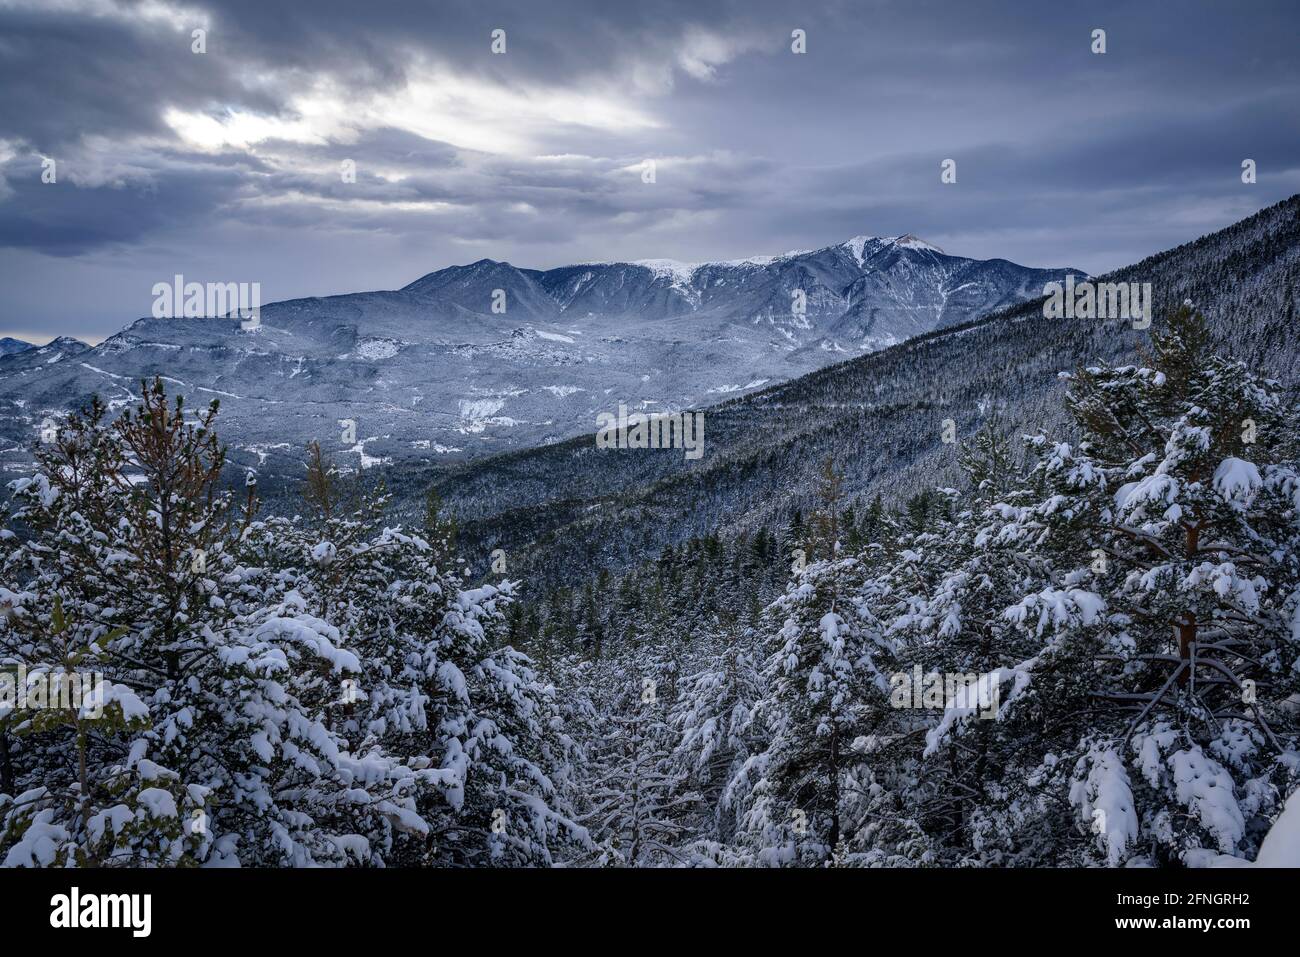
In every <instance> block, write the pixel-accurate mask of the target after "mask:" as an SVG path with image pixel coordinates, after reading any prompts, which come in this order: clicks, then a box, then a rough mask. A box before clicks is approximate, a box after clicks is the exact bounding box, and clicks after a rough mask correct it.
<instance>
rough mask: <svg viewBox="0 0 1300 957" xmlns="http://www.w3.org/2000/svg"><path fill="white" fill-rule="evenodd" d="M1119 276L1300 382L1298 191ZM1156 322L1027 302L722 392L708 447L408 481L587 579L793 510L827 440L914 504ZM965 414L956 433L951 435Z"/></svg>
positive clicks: (850, 480) (571, 455)
mask: <svg viewBox="0 0 1300 957" xmlns="http://www.w3.org/2000/svg"><path fill="white" fill-rule="evenodd" d="M1104 278H1105V279H1107V280H1113V281H1122V282H1149V283H1151V285H1152V292H1153V297H1154V302H1155V306H1154V317H1155V319H1154V328H1155V329H1158V328H1159V327H1160V324H1161V322H1162V321H1163V317H1165V316H1167V315H1168V314H1169V313H1170V311H1171V310H1172V309H1174V308H1176V307H1177V306H1179V305H1181V304H1182V303H1183V302H1184V301H1186V300H1190V301H1191V302H1192V303H1194V304H1195V306H1196V308H1197V309H1198V310H1200V311H1201V312H1202V313H1203V314H1204V316H1205V317H1206V319H1207V320H1208V322H1209V325H1210V330H1211V333H1212V338H1213V341H1214V343H1215V345H1216V348H1217V349H1219V350H1220V351H1221V352H1222V353H1223V354H1224V355H1228V356H1234V357H1237V358H1241V359H1242V360H1244V361H1245V362H1246V363H1247V365H1248V366H1249V367H1250V368H1251V369H1252V370H1254V371H1256V372H1258V373H1260V374H1262V375H1268V376H1274V377H1277V378H1279V379H1280V380H1282V381H1283V382H1284V384H1285V385H1286V387H1287V388H1291V387H1293V386H1294V384H1295V383H1296V381H1297V379H1296V374H1297V369H1300V345H1298V343H1300V337H1297V336H1296V332H1295V330H1296V311H1297V307H1298V305H1300V303H1298V302H1297V299H1298V298H1300V196H1297V197H1292V198H1291V199H1289V200H1287V201H1286V202H1283V203H1279V204H1277V205H1275V206H1272V207H1269V208H1268V209H1265V210H1262V211H1261V212H1259V213H1258V214H1256V215H1254V216H1252V217H1250V218H1248V219H1246V220H1243V221H1242V222H1240V223H1238V224H1236V225H1234V226H1232V227H1229V228H1228V229H1225V230H1221V231H1220V232H1217V233H1214V234H1212V235H1209V236H1206V237H1204V238H1202V239H1199V240H1197V241H1195V242H1191V243H1187V244H1185V245H1183V246H1179V247H1177V248H1175V249H1172V250H1169V251H1167V252H1164V253H1161V254H1159V255H1156V256H1152V257H1150V258H1148V259H1145V260H1143V261H1142V262H1139V263H1136V264H1134V265H1133V266H1130V267H1128V268H1126V269H1122V270H1119V271H1118V272H1116V273H1114V274H1112V275H1110V276H1108V277H1104ZM1151 332H1152V330H1138V329H1134V328H1133V326H1132V323H1131V322H1127V321H1122V320H1111V321H1106V320H1098V319H1068V320H1067V319H1044V318H1043V310H1042V303H1041V301H1040V302H1034V303H1029V304H1026V305H1024V306H1022V307H1018V308H1015V309H1011V310H1009V311H1005V312H1002V313H1000V314H998V315H996V316H993V317H991V318H989V319H987V320H983V321H979V322H975V323H971V324H968V325H965V326H961V327H957V328H955V329H951V330H944V331H941V332H936V333H932V334H929V335H924V336H920V337H918V338H916V339H912V340H909V341H908V342H906V343H904V344H902V345H899V346H895V347H893V348H890V349H886V350H884V351H882V352H879V353H874V354H871V355H868V356H864V357H862V358H859V359H855V360H852V361H849V362H845V363H841V364H840V365H837V366H832V367H829V368H826V369H823V370H821V371H818V372H815V373H812V374H810V375H807V376H804V377H802V378H800V379H796V380H794V381H791V382H789V383H786V384H783V385H780V386H776V387H773V388H770V389H767V390H764V391H762V392H759V393H755V394H753V395H750V396H746V397H744V398H740V399H737V400H734V401H732V402H727V403H723V404H720V405H717V406H712V407H709V408H708V410H707V411H706V415H705V422H706V427H705V439H704V442H705V445H704V447H705V454H704V457H703V459H701V460H700V461H688V460H686V459H685V458H684V456H683V455H682V454H681V452H680V451H677V450H658V451H637V450H613V449H610V450H598V449H596V448H595V447H594V443H593V441H592V437H591V436H588V437H586V438H579V439H573V440H571V441H569V442H564V443H560V444H557V445H551V446H544V447H541V448H537V449H532V450H528V451H525V452H519V453H511V454H507V455H502V456H496V457H494V458H491V459H487V460H484V461H482V462H479V463H475V464H473V465H470V466H467V467H465V468H457V469H452V470H450V471H446V472H437V473H433V474H432V475H429V474H426V473H423V472H420V471H407V472H405V473H404V474H403V475H401V476H395V477H394V478H393V484H392V487H393V490H394V492H395V493H396V494H397V496H398V498H399V500H400V501H401V502H403V503H406V504H405V508H406V509H408V510H409V512H410V514H415V511H416V509H417V508H418V503H419V500H420V498H421V497H422V495H423V492H424V488H425V485H426V484H427V482H428V481H429V480H430V478H432V480H433V482H434V485H435V487H436V488H437V490H438V492H439V494H440V496H441V497H442V499H443V501H444V503H445V507H446V509H447V510H448V511H449V512H451V513H452V514H454V515H456V517H457V518H458V520H459V522H460V526H461V535H462V542H463V544H464V545H465V546H466V551H467V553H469V554H468V557H469V560H470V561H471V562H474V563H476V567H478V568H486V567H487V563H488V557H487V556H488V553H489V552H490V551H491V550H492V549H494V548H498V547H499V548H502V549H504V550H505V551H506V553H507V555H508V556H509V558H510V561H511V563H512V564H511V567H512V568H513V569H515V570H518V571H520V572H521V573H522V572H527V573H528V575H527V577H528V578H529V580H530V581H533V582H534V587H536V586H537V585H539V584H542V583H545V584H548V585H557V584H568V585H579V586H580V585H581V583H582V582H583V580H584V579H585V577H586V575H587V572H588V571H589V570H590V569H591V568H592V567H593V566H594V567H608V568H611V569H614V570H618V569H621V568H625V567H628V566H630V565H633V564H636V563H637V562H639V561H642V560H644V559H646V558H653V557H654V556H655V555H657V554H658V552H659V550H660V549H661V548H662V547H663V546H664V545H665V544H668V543H674V544H678V545H680V544H682V543H684V542H686V541H687V540H688V539H689V538H691V537H693V536H703V535H708V534H713V535H720V536H722V537H724V538H730V537H733V536H734V535H736V534H738V533H739V532H740V531H742V530H748V531H749V532H750V533H751V534H752V533H753V532H754V531H756V530H757V529H758V528H759V527H767V528H769V529H773V528H778V527H782V526H784V525H785V524H787V523H788V522H789V521H790V520H791V519H792V517H793V515H794V513H795V511H796V510H798V509H803V510H805V511H806V510H807V509H808V508H809V507H810V506H811V505H812V504H813V502H814V501H815V488H816V478H817V474H818V472H819V470H820V468H821V466H822V463H823V461H824V460H825V459H826V458H827V457H830V458H832V459H833V460H834V461H835V463H836V466H837V467H838V468H839V469H840V470H841V471H842V472H843V473H844V476H845V479H844V482H845V487H844V492H845V495H846V496H847V497H848V498H849V499H850V500H851V501H855V502H856V503H857V504H858V505H859V506H860V507H861V506H863V505H865V504H867V503H868V502H869V501H870V500H871V499H872V498H873V497H874V496H875V495H877V494H881V495H883V496H884V498H885V500H886V501H887V502H889V503H891V504H893V505H896V506H901V505H902V504H903V502H904V501H905V500H906V498H908V497H909V496H911V495H914V494H916V493H919V492H922V491H924V490H925V489H927V488H930V487H932V486H934V485H948V484H952V483H954V482H955V481H956V480H957V478H958V476H959V469H958V466H957V460H958V455H959V452H960V449H961V447H962V445H963V443H965V442H967V441H968V440H969V439H970V438H971V437H972V436H973V435H974V434H975V433H976V432H978V431H979V430H980V429H981V428H982V426H983V425H984V424H986V423H988V422H994V421H995V422H996V423H997V427H998V429H999V430H1000V431H1001V432H1002V434H1004V435H1005V436H1007V437H1011V438H1014V437H1015V436H1017V435H1019V434H1020V433H1022V432H1036V431H1039V430H1049V431H1053V430H1054V431H1064V432H1065V433H1066V434H1068V431H1069V430H1070V429H1071V428H1072V425H1071V423H1070V422H1069V420H1068V418H1067V417H1066V416H1065V414H1064V412H1063V407H1062V403H1061V396H1062V394H1063V390H1064V384H1063V382H1062V380H1060V378H1059V374H1060V373H1062V372H1070V371H1073V370H1076V369H1077V368H1079V367H1080V366H1082V365H1085V364H1088V363H1095V362H1101V361H1108V362H1117V363H1119V362H1131V361H1134V360H1135V359H1136V358H1137V357H1138V356H1139V355H1140V354H1141V353H1142V352H1143V350H1145V349H1148V348H1149V344H1150V335H1151ZM949 419H950V420H952V423H953V428H954V433H955V434H954V436H953V437H954V438H955V441H953V442H951V443H945V442H944V422H945V420H949ZM593 431H594V425H593Z"/></svg>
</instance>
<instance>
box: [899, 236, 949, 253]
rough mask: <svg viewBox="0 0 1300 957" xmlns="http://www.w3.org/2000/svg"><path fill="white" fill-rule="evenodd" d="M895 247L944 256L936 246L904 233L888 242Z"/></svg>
mask: <svg viewBox="0 0 1300 957" xmlns="http://www.w3.org/2000/svg"><path fill="white" fill-rule="evenodd" d="M890 242H892V243H893V244H894V245H895V246H902V247H903V248H904V249H919V250H921V251H923V252H932V253H940V254H943V255H946V253H944V252H943V250H942V249H940V248H939V247H938V246H934V245H931V244H930V243H927V242H926V241H925V240H924V239H918V238H917V237H916V236H913V235H912V234H911V233H904V234H903V235H902V236H895V237H894V238H893V239H892V240H890Z"/></svg>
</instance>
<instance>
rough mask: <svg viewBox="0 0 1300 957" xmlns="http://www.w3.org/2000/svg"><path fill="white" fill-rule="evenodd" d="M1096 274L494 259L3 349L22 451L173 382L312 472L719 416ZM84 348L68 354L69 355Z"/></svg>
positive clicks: (969, 264)
mask: <svg viewBox="0 0 1300 957" xmlns="http://www.w3.org/2000/svg"><path fill="white" fill-rule="evenodd" d="M1071 271H1073V272H1075V273H1076V274H1081V271H1078V270H1043V269H1031V268H1029V267H1024V266H1019V265H1017V264H1014V263H1010V262H1008V261H1006V260H973V259H969V258H966V257H956V256H948V255H947V254H944V253H942V252H939V251H938V250H937V247H933V246H930V245H929V244H925V243H922V242H921V241H920V240H917V239H915V237H912V236H910V235H904V236H900V237H893V238H889V239H881V238H873V237H855V238H854V239H852V240H849V241H848V242H845V243H838V244H833V245H830V246H825V247H822V248H820V249H816V250H810V251H805V252H799V251H796V252H794V253H790V254H785V255H784V256H778V257H765V258H763V261H762V262H758V261H750V262H744V263H742V264H728V263H704V264H695V265H693V266H692V267H691V269H690V272H689V276H687V277H685V278H684V277H683V276H682V275H681V273H680V271H678V272H674V271H673V270H672V269H665V268H651V267H649V266H645V265H635V264H628V263H612V264H604V265H601V264H575V265H568V266H560V267H556V268H554V269H550V270H529V269H520V268H518V267H515V266H513V265H511V264H509V263H506V262H501V261H497V260H492V259H480V260H478V261H476V262H473V263H469V264H466V265H460V266H449V267H446V268H444V269H440V270H436V271H434V272H432V273H427V274H425V275H424V276H421V277H420V278H418V279H416V280H414V281H413V282H412V283H409V284H407V285H406V286H404V287H402V288H401V289H398V290H387V291H372V292H360V293H350V294H344V295H340V296H330V297H309V298H303V299H292V300H286V301H282V302H276V303H270V304H268V305H265V306H262V307H261V315H260V324H259V326H258V327H257V328H255V329H246V328H241V326H240V324H239V323H238V322H236V321H235V320H234V319H233V318H175V319H170V318H168V319H158V318H152V317H147V318H142V319H138V320H136V321H135V322H133V323H131V324H130V325H129V326H128V327H127V328H126V329H124V330H123V331H122V332H119V333H118V334H116V335H114V336H111V337H109V338H108V339H106V340H104V342H102V343H99V344H98V345H96V346H91V347H86V346H85V345H84V344H82V343H75V344H74V343H73V342H71V341H67V342H64V341H61V340H59V341H56V342H55V343H51V344H50V345H49V346H46V347H44V348H46V349H50V348H53V349H54V353H53V354H50V355H45V356H43V358H42V359H39V360H38V359H36V357H35V356H29V357H28V358H27V359H23V358H22V357H23V356H25V355H27V353H26V352H21V353H18V354H16V355H15V356H8V357H0V437H3V438H4V439H5V440H6V446H8V448H6V449H5V450H4V452H3V454H2V455H0V464H2V465H3V467H4V468H5V469H7V470H9V471H16V472H21V471H23V470H24V469H25V468H26V467H28V466H29V464H30V459H29V457H27V456H25V455H24V453H23V449H24V447H25V446H27V445H30V443H31V441H32V439H33V437H34V436H35V435H36V434H37V433H38V432H39V431H40V429H41V427H42V424H43V423H45V421H46V420H47V419H48V420H54V421H57V419H58V418H59V417H61V416H62V415H64V414H66V413H67V411H68V410H69V409H70V408H75V407H77V406H80V405H84V404H85V403H86V402H87V401H89V399H90V397H91V395H94V394H101V395H102V396H103V397H104V398H105V400H106V402H107V403H108V405H109V406H110V409H117V408H119V407H121V406H123V405H125V404H127V403H129V402H130V401H131V399H132V397H133V394H134V389H135V388H136V387H137V384H138V381H139V380H140V379H141V378H149V377H152V376H155V375H161V376H163V377H164V378H165V379H166V380H169V388H174V389H175V390H176V391H180V392H183V393H185V394H186V395H187V396H188V397H189V398H190V399H191V401H192V402H193V401H201V402H202V403H206V401H207V400H208V399H210V398H216V399H219V400H221V402H222V404H223V416H222V418H223V421H224V423H225V427H224V434H225V435H226V437H227V438H228V439H229V440H230V442H231V460H232V462H233V463H234V464H236V465H240V466H243V467H248V468H253V469H257V470H259V471H260V472H262V473H263V474H264V477H266V478H270V479H274V478H279V477H285V478H287V477H291V476H296V475H297V473H298V467H299V461H298V460H299V457H300V455H301V452H302V448H303V446H305V444H306V443H307V442H308V441H311V440H317V441H320V442H321V443H322V445H324V446H325V447H326V448H327V449H330V450H332V451H333V452H334V453H335V455H336V456H337V458H338V461H339V464H340V466H342V467H344V468H351V469H356V468H358V467H367V466H369V465H374V464H384V463H387V464H395V465H396V464H404V463H412V462H415V463H424V464H429V463H432V462H434V461H438V460H440V459H445V458H452V459H458V458H472V457H477V456H480V455H484V454H490V453H493V452H497V451H502V450H505V449H509V448H519V447H529V446H533V445H537V444H546V443H549V442H555V441H561V440H563V439H565V438H567V437H568V436H570V435H575V434H580V433H582V432H584V431H585V430H586V429H587V428H589V426H590V425H591V423H593V422H594V421H595V419H596V417H597V415H599V414H600V413H601V412H602V411H608V410H609V409H610V408H616V407H617V405H618V404H619V403H620V402H624V403H626V404H628V405H629V406H631V407H634V408H638V409H642V410H650V411H674V410H679V409H683V408H697V407H700V406H702V405H707V404H710V403H712V402H713V401H715V399H716V398H717V397H718V396H725V395H733V394H743V393H745V392H749V391H752V390H754V389H757V388H761V387H762V386H764V385H768V384H770V383H773V382H777V381H785V380H788V379H790V378H794V377H797V376H798V375H801V374H803V373H805V372H808V371H811V370H813V369H816V368H820V367H822V366H824V365H826V364H828V363H831V362H834V361H835V360H836V359H837V358H840V357H844V356H848V355H853V354H859V353H862V352H868V351H872V350H875V349H878V348H882V347H884V346H887V345H890V344H893V343H895V342H899V341H903V340H905V339H907V338H909V337H911V336H914V335H916V334H918V333H921V332H925V331H928V330H930V329H933V328H937V327H942V326H946V325H953V324H957V323H960V322H962V321H965V320H966V319H969V318H971V317H973V316H977V315H983V314H986V313H988V312H990V311H993V310H996V309H998V308H1000V307H1002V306H1005V305H1007V304H1010V303H1014V302H1020V301H1024V300H1025V299H1028V298H1030V297H1032V296H1035V295H1038V294H1040V293H1041V289H1042V286H1043V284H1044V283H1045V282H1047V281H1052V280H1057V279H1060V278H1062V277H1063V276H1064V275H1065V274H1066V273H1067V272H1071ZM65 359H66V360H72V361H68V362H64V360H65Z"/></svg>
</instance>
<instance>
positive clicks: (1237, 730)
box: [1008, 307, 1300, 864]
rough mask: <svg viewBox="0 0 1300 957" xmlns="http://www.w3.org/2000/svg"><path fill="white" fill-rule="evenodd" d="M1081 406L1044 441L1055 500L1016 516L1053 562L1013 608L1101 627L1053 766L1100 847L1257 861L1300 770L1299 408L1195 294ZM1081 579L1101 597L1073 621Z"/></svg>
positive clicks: (1087, 592)
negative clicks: (1089, 695)
mask: <svg viewBox="0 0 1300 957" xmlns="http://www.w3.org/2000/svg"><path fill="white" fill-rule="evenodd" d="M1068 407H1069V409H1070V411H1071V412H1072V413H1073V415H1074V417H1075V419H1076V421H1077V422H1078V423H1079V425H1080V427H1081V428H1082V429H1083V430H1084V437H1083V439H1082V440H1081V441H1080V442H1079V443H1078V444H1077V445H1075V446H1071V445H1069V444H1066V443H1051V442H1048V441H1047V440H1045V439H1039V440H1038V443H1037V444H1038V446H1039V452H1040V461H1039V464H1038V466H1037V467H1036V475H1037V476H1038V477H1039V480H1040V484H1041V486H1042V496H1041V498H1040V500H1039V501H1038V502H1037V503H1036V504H1035V505H1034V506H1033V507H1031V508H1029V509H1026V510H1024V512H1023V513H1021V514H1020V515H1018V516H1016V518H1015V522H1014V528H1010V529H1008V532H1009V533H1012V534H1019V535H1020V536H1021V537H1022V538H1023V539H1024V540H1027V541H1033V542H1035V543H1037V545H1038V547H1039V548H1040V549H1041V550H1042V553H1043V554H1044V555H1045V556H1046V557H1047V558H1049V559H1050V560H1051V561H1052V563H1053V565H1054V570H1053V584H1052V585H1051V586H1050V587H1048V588H1044V589H1042V590H1040V591H1039V592H1038V593H1037V594H1030V595H1026V596H1025V597H1024V599H1023V600H1022V601H1021V602H1020V603H1019V604H1018V605H1017V606H1016V607H1015V608H1013V609H1011V610H1010V611H1009V615H1011V617H1012V618H1013V619H1015V620H1018V621H1020V622H1021V623H1022V624H1032V623H1033V622H1035V621H1037V622H1038V623H1039V624H1038V625H1037V626H1036V627H1038V628H1040V629H1041V628H1042V622H1043V621H1044V620H1045V618H1056V619H1058V621H1057V625H1058V626H1059V629H1058V630H1061V631H1062V632H1063V633H1066V634H1073V633H1078V632H1079V630H1080V629H1081V628H1082V629H1089V628H1095V626H1096V625H1097V624H1098V621H1099V620H1100V621H1101V624H1102V625H1103V626H1104V627H1103V629H1102V634H1101V638H1102V647H1100V648H1099V649H1098V654H1097V655H1096V656H1095V661H1094V662H1093V663H1091V666H1090V667H1089V668H1088V670H1087V673H1086V674H1083V673H1081V676H1080V677H1081V680H1082V678H1084V677H1086V678H1087V680H1089V682H1090V683H1091V684H1092V685H1093V690H1094V693H1095V702H1096V704H1095V706H1094V709H1093V710H1092V712H1091V713H1090V714H1088V715H1087V716H1086V717H1085V716H1084V715H1082V714H1081V715H1079V716H1078V717H1076V718H1075V724H1076V725H1077V726H1078V727H1079V741H1078V743H1077V744H1076V745H1075V747H1073V748H1072V749H1070V750H1069V751H1068V752H1066V753H1065V754H1061V755H1057V758H1058V759H1059V760H1058V763H1057V767H1056V769H1055V774H1056V776H1061V775H1063V774H1064V775H1068V776H1069V780H1068V781H1066V782H1064V784H1065V785H1068V787H1069V798H1070V801H1071V803H1072V804H1073V806H1074V808H1075V811H1076V812H1077V814H1078V817H1079V826H1080V830H1081V831H1083V833H1084V834H1085V835H1086V837H1087V840H1088V844H1089V845H1090V846H1092V847H1093V848H1094V851H1093V854H1094V855H1095V858H1096V859H1098V860H1100V861H1102V862H1106V863H1110V864H1118V863H1121V862H1124V861H1127V860H1133V859H1138V860H1148V861H1152V862H1157V863H1162V862H1167V861H1171V860H1183V861H1185V862H1195V861H1198V860H1201V859H1203V858H1204V857H1205V855H1206V854H1213V853H1221V854H1225V855H1235V856H1239V857H1241V856H1244V857H1250V856H1252V855H1253V853H1254V852H1255V850H1256V849H1257V848H1258V842H1259V840H1260V838H1261V836H1262V834H1263V832H1264V831H1265V830H1266V829H1267V827H1268V825H1269V823H1270V821H1271V820H1272V818H1273V817H1275V816H1276V814H1277V813H1278V811H1279V809H1280V807H1281V804H1282V801H1283V799H1284V798H1285V796H1286V794H1287V793H1289V792H1290V791H1291V790H1293V789H1294V788H1295V786H1296V781H1297V776H1296V762H1295V760H1294V749H1295V745H1296V740H1297V738H1296V734H1297V724H1296V715H1295V712H1294V709H1293V708H1291V707H1290V705H1289V703H1288V699H1291V698H1292V696H1293V695H1295V694H1296V693H1297V691H1300V683H1298V679H1300V673H1298V672H1297V670H1296V661H1297V655H1298V654H1300V645H1298V643H1297V632H1296V628H1295V622H1296V620H1297V617H1296V616H1297V606H1298V604H1300V593H1297V586H1296V581H1297V572H1298V570H1300V569H1298V565H1297V563H1298V561H1300V558H1298V556H1300V538H1298V530H1300V526H1298V523H1297V514H1298V509H1297V506H1298V505H1300V499H1298V498H1297V491H1298V490H1300V480H1298V479H1297V473H1296V450H1297V436H1296V427H1295V424H1294V423H1295V421H1296V418H1295V410H1294V409H1292V408H1289V407H1287V405H1286V404H1285V403H1284V402H1283V399H1282V395H1281V393H1280V390H1279V387H1278V386H1277V384H1276V383H1273V382H1269V381H1266V380H1263V379H1261V378H1259V377H1258V376H1255V375H1253V374H1252V373H1251V372H1250V371H1249V370H1248V369H1246V368H1245V366H1244V365H1243V364H1242V363H1240V362H1237V361H1232V360H1229V359H1224V358H1222V357H1220V356H1217V355H1215V354H1213V352H1212V351H1211V349H1210V347H1209V343H1208V335H1207V333H1206V330H1205V326H1204V323H1203V321H1202V320H1201V319H1200V317H1199V316H1197V315H1195V314H1194V313H1193V311H1192V310H1191V309H1190V308H1186V307H1185V308H1183V309H1181V310H1179V311H1178V312H1177V313H1176V314H1175V315H1174V316H1173V317H1172V318H1171V319H1170V321H1169V323H1168V328H1167V330H1166V331H1165V332H1163V333H1162V334H1160V335H1157V336H1155V337H1154V350H1153V355H1152V356H1151V359H1150V361H1149V364H1147V365H1144V366H1140V367H1122V368H1109V367H1103V368H1091V369H1086V370H1083V371H1082V372H1080V373H1079V374H1078V375H1076V376H1074V377H1072V381H1071V389H1070V394H1069V398H1068ZM1070 594H1074V595H1076V596H1078V595H1084V596H1089V597H1087V598H1086V601H1087V603H1088V604H1090V605H1095V606H1096V607H1097V608H1098V609H1101V610H1102V612H1103V613H1094V614H1093V615H1091V616H1090V617H1091V620H1088V621H1077V620H1076V621H1065V620H1064V617H1063V616H1062V608H1063V599H1064V596H1067V595H1070ZM1076 604H1077V603H1076ZM1057 717H1058V718H1062V719H1063V718H1067V717H1068V715H1060V714H1059V712H1058V715H1057ZM1045 773H1047V772H1046V769H1045Z"/></svg>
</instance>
